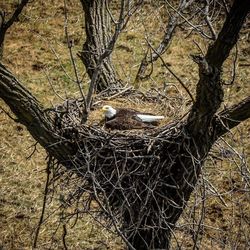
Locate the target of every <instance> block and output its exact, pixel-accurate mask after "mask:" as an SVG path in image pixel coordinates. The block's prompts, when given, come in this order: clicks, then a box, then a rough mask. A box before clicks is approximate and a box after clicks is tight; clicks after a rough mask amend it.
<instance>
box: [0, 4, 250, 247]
mask: <svg viewBox="0 0 250 250" xmlns="http://www.w3.org/2000/svg"><path fill="white" fill-rule="evenodd" d="M85 3H87V4H88V7H90V6H92V5H91V3H92V4H96V3H99V4H101V3H100V2H99V1H84V4H85ZM248 3H249V1H248V0H235V2H234V4H233V6H232V8H231V11H230V13H229V15H228V17H227V20H226V22H225V24H224V26H223V28H222V30H221V32H220V34H219V36H218V39H217V40H216V41H215V43H214V44H213V45H212V46H210V47H209V49H208V52H207V55H206V56H205V57H204V58H203V57H200V56H194V60H195V62H196V63H198V65H199V73H200V80H199V82H198V85H197V96H196V102H195V103H194V105H193V107H192V110H191V112H190V114H189V116H188V118H187V121H186V122H183V123H180V124H175V125H170V126H166V127H164V128H162V129H161V130H159V131H158V132H155V134H150V136H148V137H147V136H145V137H143V136H142V137H140V136H137V135H134V136H133V135H132V136H131V135H122V134H121V135H120V134H116V133H114V134H111V135H110V133H109V132H107V131H103V130H102V129H98V128H96V127H95V128H93V129H92V128H91V127H88V126H84V125H80V122H79V124H76V125H74V126H68V127H70V129H71V132H74V134H73V133H71V136H67V135H66V134H65V133H64V134H62V133H61V132H60V128H59V126H55V123H54V120H53V117H51V115H49V113H48V112H46V111H44V110H43V109H42V107H41V105H40V104H39V103H38V101H37V100H36V98H34V97H33V96H32V94H31V93H30V92H29V91H27V90H26V89H25V88H24V87H23V86H22V85H21V84H20V83H19V82H18V80H17V79H15V77H14V76H13V75H12V74H11V73H10V72H9V71H8V70H6V68H5V67H4V66H3V65H2V64H1V63H0V98H2V99H3V100H4V101H5V102H6V104H7V105H8V106H9V107H10V108H11V110H12V111H13V113H14V114H15V115H16V116H17V118H18V122H20V123H22V124H24V125H25V126H26V127H27V129H28V130H29V132H30V133H31V135H32V136H33V137H34V138H35V139H36V140H37V141H38V142H39V143H40V144H41V145H42V146H43V147H44V148H45V149H46V150H47V152H48V153H49V154H50V155H51V156H53V157H55V158H56V159H57V160H58V162H59V163H61V164H63V165H64V166H65V167H66V168H68V169H70V170H73V169H75V171H76V173H78V174H79V176H81V177H82V178H85V179H87V181H84V182H83V185H92V186H88V187H87V188H85V187H82V190H93V193H92V194H93V196H95V197H94V198H95V200H99V199H103V203H104V204H105V206H106V207H108V208H107V209H104V213H106V214H107V213H108V212H109V211H111V212H109V214H108V215H107V217H112V216H114V215H113V214H115V215H116V214H119V215H120V217H119V218H121V219H122V220H121V221H119V220H118V219H117V220H116V219H115V220H114V221H118V222H119V223H118V226H120V225H121V224H122V227H121V229H120V230H117V231H118V232H119V233H120V235H121V236H122V237H123V239H124V240H125V241H126V243H127V244H128V246H129V247H130V248H131V249H137V250H140V249H168V248H169V242H170V236H171V232H172V230H173V228H174V226H175V223H176V221H177V220H178V218H179V217H180V215H181V214H182V212H183V210H184V209H185V206H186V203H187V201H188V200H189V197H190V195H191V193H192V191H193V189H194V187H195V185H196V182H197V179H198V178H199V174H200V171H201V166H202V164H203V163H204V161H205V159H206V156H207V154H208V152H209V150H210V148H211V146H212V145H213V143H214V142H215V140H216V139H218V137H219V136H221V135H223V134H224V133H226V132H227V131H228V130H227V129H231V128H233V127H234V126H237V125H238V124H239V123H240V122H241V121H244V120H245V119H247V118H249V117H250V112H249V110H250V98H246V99H245V100H243V101H242V102H241V103H239V104H237V105H235V106H233V107H231V108H229V109H227V110H224V111H222V112H221V113H219V114H218V115H217V116H216V115H215V113H216V112H217V110H218V108H219V107H220V105H221V102H222V98H223V89H222V86H221V82H220V72H221V70H222V69H221V67H222V64H223V62H224V61H225V60H226V58H227V56H228V55H229V52H230V50H231V49H232V47H233V46H234V45H235V43H236V42H237V37H238V34H239V31H240V28H241V26H242V24H243V21H244V19H245V17H246V16H247V13H248V11H249V7H250V6H249V4H248ZM84 4H83V5H84ZM100 6H101V5H100ZM99 10H100V9H99ZM89 35H90V34H89ZM103 39H104V38H103ZM90 43H91V42H90ZM92 44H93V43H92ZM219 115H223V117H222V119H219V118H218V117H219ZM78 118H79V117H78ZM78 129H79V132H80V133H78V134H77V135H78V137H77V136H76V139H74V138H75V137H74V136H75V134H76V133H75V131H77V130H78ZM85 130H87V131H85ZM145 133H146V132H145ZM152 133H153V132H152ZM73 135H74V136H73ZM98 194H101V195H100V197H101V198H100V197H99V196H98ZM112 211H114V212H113V213H112ZM116 226H117V225H116Z"/></svg>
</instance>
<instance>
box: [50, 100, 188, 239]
mask: <svg viewBox="0 0 250 250" xmlns="http://www.w3.org/2000/svg"><path fill="white" fill-rule="evenodd" d="M81 107H82V103H81V102H79V101H75V100H69V101H67V102H65V103H64V104H63V105H61V106H58V107H57V108H56V109H55V111H54V112H53V113H54V118H55V127H56V129H57V130H58V131H59V133H60V134H61V136H62V137H63V138H64V139H66V140H68V141H69V142H70V143H72V144H74V145H75V146H76V154H75V155H74V157H72V159H71V161H70V162H69V163H68V164H67V167H68V169H70V170H72V171H73V172H74V173H76V174H77V175H78V177H80V179H81V184H80V186H79V189H78V190H81V191H80V193H81V195H82V197H85V198H84V199H83V203H85V204H84V206H85V208H86V209H88V210H90V207H91V205H93V202H94V203H96V202H97V203H98V204H99V206H100V207H101V211H102V214H104V215H105V216H106V218H108V219H109V220H110V221H111V222H112V224H113V225H115V227H116V229H117V230H118V231H119V229H118V228H122V232H123V233H124V234H125V235H126V237H132V236H131V235H133V234H134V233H135V232H136V228H139V227H145V230H146V228H147V224H148V225H150V226H152V225H154V226H155V230H156V231H158V230H165V229H169V223H170V222H171V220H172V219H171V216H172V215H173V214H171V213H172V212H173V210H174V209H176V208H180V209H181V208H182V207H183V203H184V199H183V197H180V196H182V195H181V194H178V191H177V188H178V183H177V182H178V175H180V173H178V171H179V170H175V169H174V167H175V164H176V162H178V151H179V150H178V148H179V149H180V150H181V148H183V147H182V146H181V145H182V144H183V140H184V138H185V136H183V135H184V133H183V129H182V128H183V124H182V123H180V122H179V123H178V124H170V125H166V126H163V127H161V128H158V129H153V130H141V131H138V130H135V131H107V130H105V129H104V128H102V127H100V126H89V125H84V124H81ZM168 152H172V153H168ZM187 157H189V156H187ZM64 165H65V164H64ZM176 171H177V172H176ZM174 175H175V177H174V178H173V176H174ZM83 194H84V195H83ZM78 196H79V192H78ZM176 196H178V198H177V201H178V200H180V199H181V200H180V202H179V204H178V202H177V203H176V199H174V197H176ZM170 208H172V209H170ZM138 218H141V219H140V220H138ZM119 232H121V231H119Z"/></svg>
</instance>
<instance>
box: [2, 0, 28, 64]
mask: <svg viewBox="0 0 250 250" xmlns="http://www.w3.org/2000/svg"><path fill="white" fill-rule="evenodd" d="M28 2H29V0H22V1H21V3H20V4H19V5H18V6H17V7H16V9H15V11H14V13H13V14H12V16H11V17H10V19H9V20H8V21H5V13H4V12H3V11H0V60H1V59H2V56H3V45H4V39H5V34H6V31H7V30H8V29H9V28H10V27H11V25H12V24H13V23H14V22H15V21H16V20H17V19H18V16H19V15H20V13H21V12H22V10H23V8H24V7H25V6H26V5H27V3H28Z"/></svg>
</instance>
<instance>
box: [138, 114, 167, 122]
mask: <svg viewBox="0 0 250 250" xmlns="http://www.w3.org/2000/svg"><path fill="white" fill-rule="evenodd" d="M137 117H138V118H139V119H141V120H142V121H143V122H155V121H159V120H162V119H164V116H162V115H142V114H138V115H137Z"/></svg>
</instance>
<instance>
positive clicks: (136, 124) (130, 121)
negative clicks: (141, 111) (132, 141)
mask: <svg viewBox="0 0 250 250" xmlns="http://www.w3.org/2000/svg"><path fill="white" fill-rule="evenodd" d="M105 126H106V128H109V129H117V130H129V129H143V128H154V126H152V125H151V124H146V123H143V122H142V121H140V120H136V119H134V117H133V116H130V117H116V118H114V119H112V120H109V121H107V122H106V123H105Z"/></svg>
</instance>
